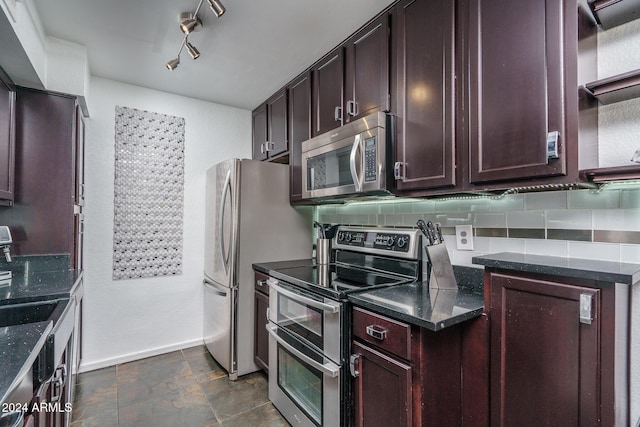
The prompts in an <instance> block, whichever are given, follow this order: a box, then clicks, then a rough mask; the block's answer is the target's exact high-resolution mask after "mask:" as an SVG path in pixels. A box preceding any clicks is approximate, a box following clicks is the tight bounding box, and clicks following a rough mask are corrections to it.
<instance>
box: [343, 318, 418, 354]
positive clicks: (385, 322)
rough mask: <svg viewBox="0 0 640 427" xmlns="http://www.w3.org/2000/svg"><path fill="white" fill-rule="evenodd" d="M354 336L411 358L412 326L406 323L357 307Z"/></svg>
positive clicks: (354, 319)
mask: <svg viewBox="0 0 640 427" xmlns="http://www.w3.org/2000/svg"><path fill="white" fill-rule="evenodd" d="M353 336H354V337H355V338H358V339H360V340H362V341H365V342H368V343H370V344H373V345H375V346H377V347H379V348H381V349H383V350H386V351H388V352H390V353H393V354H395V355H398V356H400V357H402V358H404V359H410V358H411V326H409V325H407V324H406V323H402V322H398V321H397V320H393V319H389V318H388V317H384V316H380V315H378V314H374V313H371V312H369V311H366V310H363V309H361V308H357V307H355V308H354V309H353Z"/></svg>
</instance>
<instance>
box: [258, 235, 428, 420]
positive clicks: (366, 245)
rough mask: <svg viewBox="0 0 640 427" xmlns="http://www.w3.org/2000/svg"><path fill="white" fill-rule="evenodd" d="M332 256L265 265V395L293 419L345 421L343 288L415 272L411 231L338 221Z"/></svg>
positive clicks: (416, 241) (412, 276) (404, 278)
mask: <svg viewBox="0 0 640 427" xmlns="http://www.w3.org/2000/svg"><path fill="white" fill-rule="evenodd" d="M333 247H334V250H335V253H334V255H335V262H334V263H331V264H328V265H320V266H319V265H315V264H314V263H313V262H311V261H309V262H308V263H307V264H306V265H298V266H296V267H290V268H282V269H277V270H275V271H271V273H270V276H271V277H270V279H269V280H268V282H267V283H268V284H269V287H270V293H269V311H268V313H267V314H268V318H269V323H268V325H267V329H268V331H269V334H270V336H269V399H270V400H271V401H272V402H273V404H274V405H275V406H276V407H277V408H278V410H279V411H280V412H281V413H282V414H283V415H284V416H285V418H287V420H288V421H289V422H290V423H291V424H292V425H294V426H298V425H309V426H314V425H315V426H320V425H324V426H344V425H349V424H351V412H352V408H351V400H352V399H351V381H350V378H349V374H348V372H349V369H348V367H349V362H348V361H349V346H350V341H351V336H350V335H351V310H350V308H349V303H348V299H347V297H348V295H349V294H350V293H353V292H359V291H366V290H370V289H372V288H376V287H386V286H394V285H399V284H402V283H407V282H412V281H414V280H416V279H417V278H419V277H420V274H421V256H420V254H421V250H422V248H421V245H420V237H419V234H418V231H417V230H404V229H382V228H373V229H364V228H349V227H341V228H340V229H339V230H338V232H337V233H336V236H335V238H334V241H333Z"/></svg>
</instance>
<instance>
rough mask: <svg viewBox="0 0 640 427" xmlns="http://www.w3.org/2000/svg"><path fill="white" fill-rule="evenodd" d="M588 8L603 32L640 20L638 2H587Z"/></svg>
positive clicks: (602, 0)
mask: <svg viewBox="0 0 640 427" xmlns="http://www.w3.org/2000/svg"><path fill="white" fill-rule="evenodd" d="M589 6H590V7H591V11H592V12H593V15H594V16H595V18H596V20H597V21H598V23H599V24H600V25H601V26H602V28H603V29H605V30H608V29H609V28H612V27H615V26H617V25H621V24H624V23H626V22H629V21H633V20H634V19H638V18H640V0H589Z"/></svg>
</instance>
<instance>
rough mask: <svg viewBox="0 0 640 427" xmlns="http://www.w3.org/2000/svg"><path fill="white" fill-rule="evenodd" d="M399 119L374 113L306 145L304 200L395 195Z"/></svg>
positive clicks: (304, 157)
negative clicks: (394, 150)
mask: <svg viewBox="0 0 640 427" xmlns="http://www.w3.org/2000/svg"><path fill="white" fill-rule="evenodd" d="M394 119H395V117H394V116H393V115H390V114H387V113H382V112H378V113H374V114H370V115H368V116H366V117H363V118H361V119H358V120H356V121H353V122H351V123H349V124H346V125H344V126H341V127H339V128H337V129H334V130H332V131H330V132H327V133H324V134H322V135H318V136H316V137H315V138H312V139H310V140H308V141H304V142H303V143H302V198H303V199H331V198H342V197H358V196H362V195H375V194H391V193H392V192H393V184H394V180H393V146H394V137H395V135H394V133H395V120H394Z"/></svg>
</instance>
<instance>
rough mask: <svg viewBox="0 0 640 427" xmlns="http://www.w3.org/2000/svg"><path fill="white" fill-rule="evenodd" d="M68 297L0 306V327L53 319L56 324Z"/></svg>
mask: <svg viewBox="0 0 640 427" xmlns="http://www.w3.org/2000/svg"><path fill="white" fill-rule="evenodd" d="M68 302H69V300H68V299H59V300H53V301H38V302H30V303H23V304H11V305H5V306H0V327H4V326H14V325H24V324H27V323H35V322H44V321H47V320H53V323H54V324H56V323H57V321H58V319H59V318H60V316H61V315H62V313H63V312H64V309H65V307H66V306H67V303H68Z"/></svg>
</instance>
